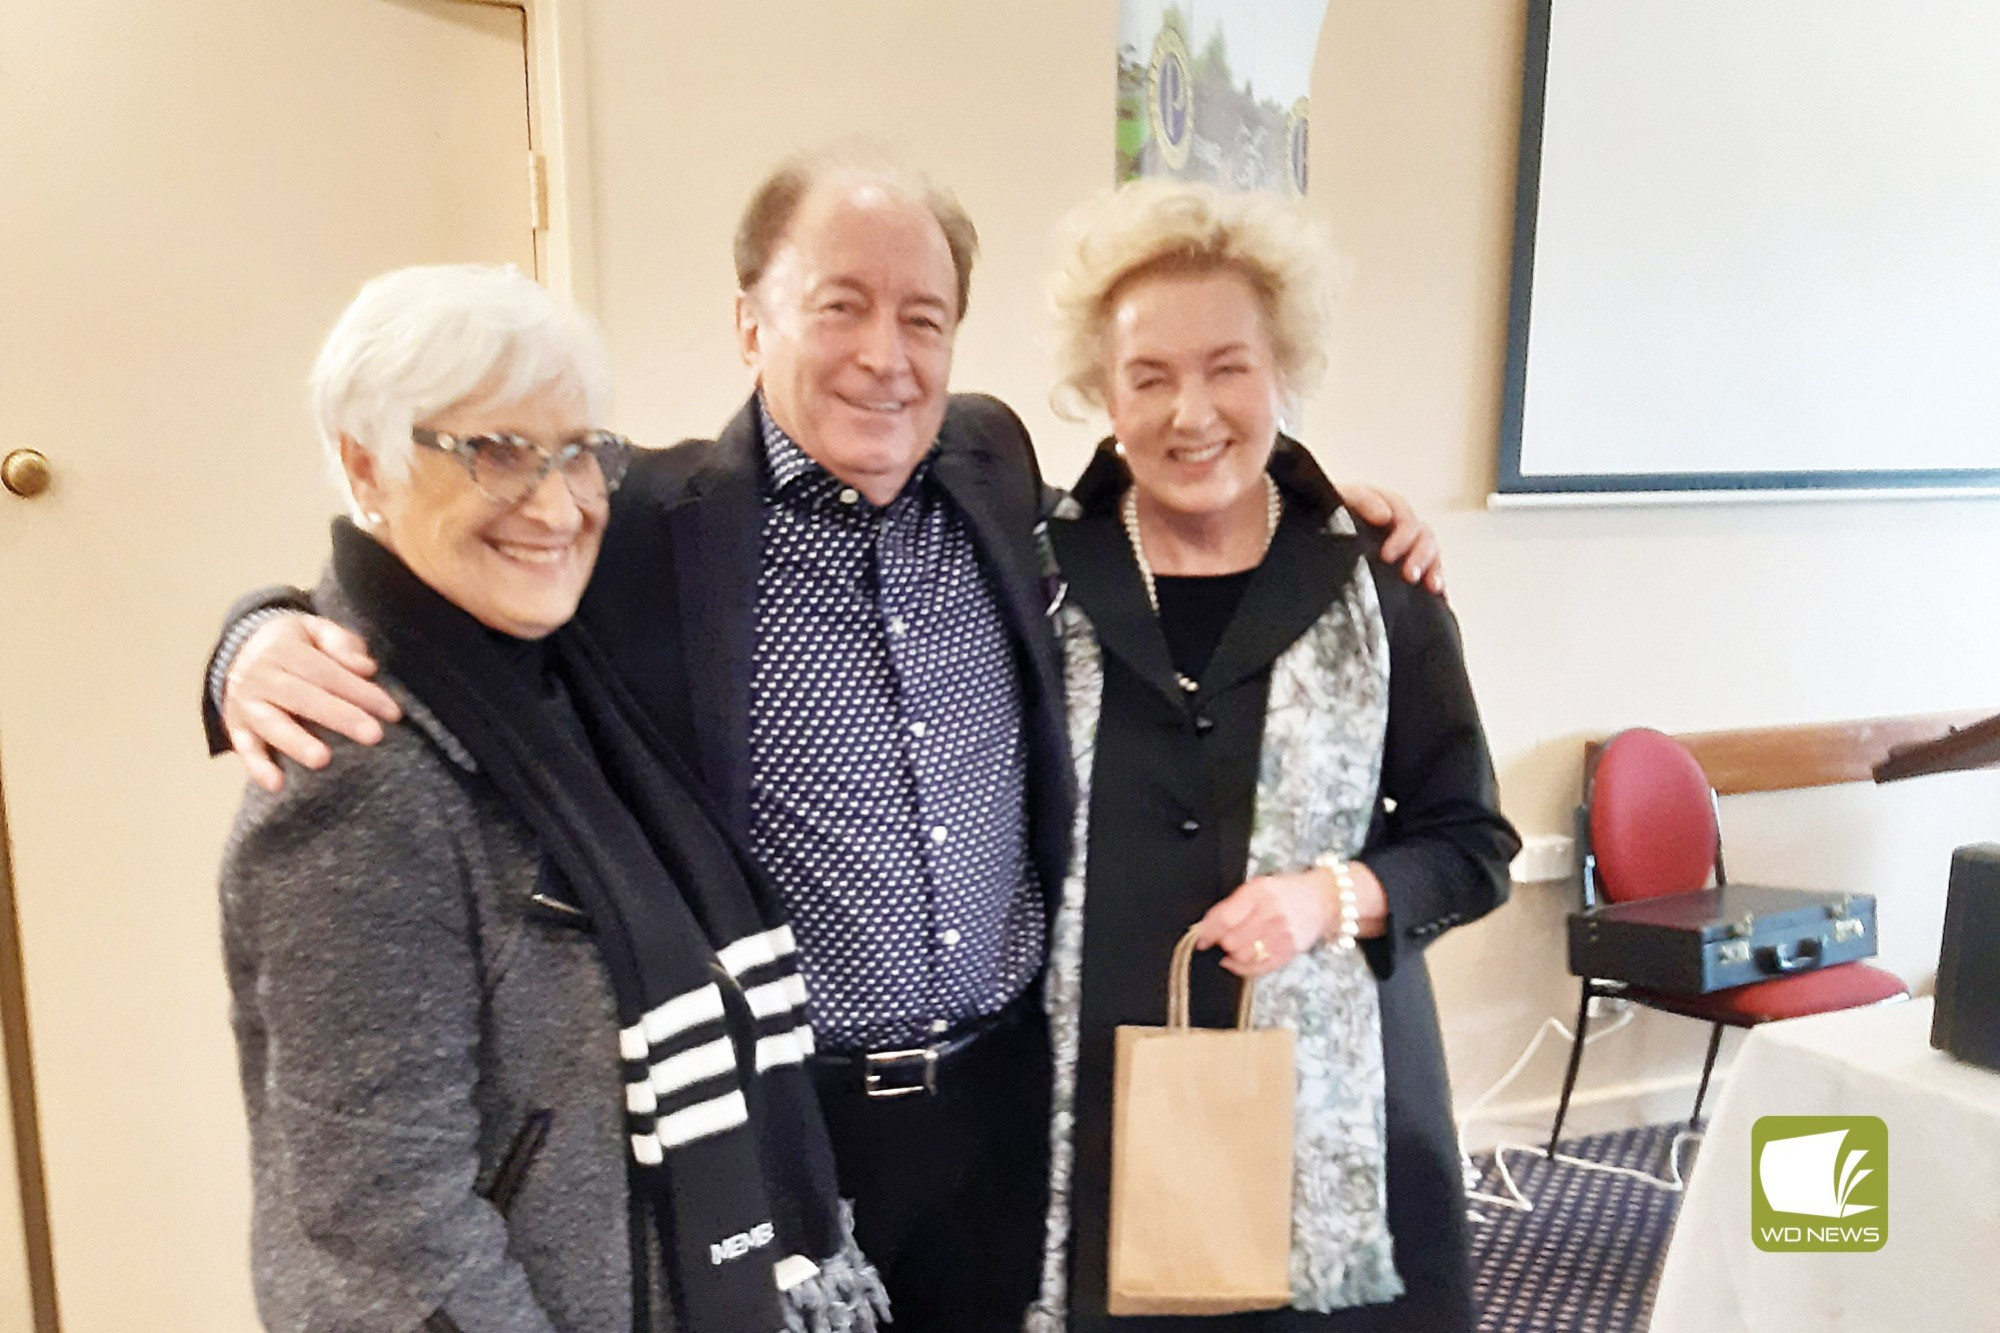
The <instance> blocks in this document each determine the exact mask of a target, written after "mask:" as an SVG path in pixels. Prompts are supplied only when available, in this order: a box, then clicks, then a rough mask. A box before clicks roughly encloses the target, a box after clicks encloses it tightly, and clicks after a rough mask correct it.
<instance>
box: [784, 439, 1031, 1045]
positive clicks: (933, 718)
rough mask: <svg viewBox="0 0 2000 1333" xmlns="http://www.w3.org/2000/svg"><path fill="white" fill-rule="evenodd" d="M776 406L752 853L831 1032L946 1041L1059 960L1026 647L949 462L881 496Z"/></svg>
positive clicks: (816, 1020) (832, 1038)
mask: <svg viewBox="0 0 2000 1333" xmlns="http://www.w3.org/2000/svg"><path fill="white" fill-rule="evenodd" d="M758 412H759V417H760V420H761V422H762V427H763V443H764V462H765V465H766V466H765V470H764V480H763V512H764V520H763V560H762V565H761V569H760V572H759V574H758V578H757V628H756V649H755V659H754V674H753V675H752V678H751V685H750V839H751V850H752V852H753V853H754V854H755V856H756V857H757V860H758V861H759V863H760V864H761V865H762V866H763V867H764V869H765V870H766V871H767V872H768V873H769V874H770V876H771V878H772V880H773V881H774V882H775V884H776V886H777V889H778V892H779V894H780V896H781V897H782V898H783V900H784V903H785V907H786V909H787V910H788V911H789V913H790V915H791V919H792V926H793V929H794V930H795V931H796V932H797V934H798V939H799V952H800V955H801V958H802V960H803V963H804V968H805V973H806V983H807V987H808V993H809V995H810V997H811V998H810V1000H809V1016H810V1018H811V1020H812V1023H813V1027H814V1030H815V1032H816V1034H817V1036H818V1040H819V1043H820V1046H821V1048H822V1049H824V1050H828V1051H869V1050H884V1049H896V1048H904V1047H912V1046H921V1045H926V1044H928V1043H930V1042H933V1041H936V1040H938V1039H939V1038H940V1037H942V1036H944V1035H945V1034H947V1033H950V1032H951V1031H952V1030H953V1029H954V1028H956V1027H958V1026H959V1025H961V1024H963V1023H965V1022H966V1021H967V1020H970V1019H973V1018H977V1017H979V1016H981V1015H985V1014H991V1013H993V1012H995V1011H997V1010H999V1009H1001V1008H1003V1007H1004V1006H1005V1005H1006V1004H1007V1003H1008V1002H1009V1001H1011V1000H1013V999H1014V998H1015V997H1016V996H1017V995H1019V994H1020V993H1021V992H1022V991H1023V990H1024V989H1026V987H1027V986H1028V985H1029V983H1030V982H1032V981H1033V980H1034V978H1035V975H1036V973H1037V972H1039V971H1040V969H1041V965H1042V952H1043V947H1044V945H1043V937H1044V929H1045V924H1044V909H1043V906H1042V897H1041V893H1040V891H1039V890H1038V888H1037V886H1036V885H1035V883H1034V870H1033V865H1032V862H1031V861H1030V859H1029V853H1028V823H1027V811H1026V806H1025V802H1024V795H1025V791H1026V784H1027V742H1026V739H1025V736H1024V733H1023V715H1022V701H1021V688H1020V682H1019V680H1018V679H1017V677H1016V674H1015V671H1016V666H1015V656H1014V652H1013V648H1012V644H1011V642H1010V640H1009V637H1008V633H1007V626H1006V622H1005V621H1004V620H1003V619H1002V618H1001V612H1000V607H999V603H998V601H997V600H996V598H995V596H994V592H993V589H992V586H991V584H990V583H989V581H988V578H987V574H986V571H985V569H984V567H983V566H982V564H981V563H980V559H979V554H978V551H977V549H976V548H975V547H974V545H973V541H972V535H971V533H970V532H969V531H968V530H967V527H966V524H965V520H964V518H963V516H962V515H961V514H960V513H959V512H958V509H957V507H956V506H955V505H954V504H953V503H952V502H951V499H950V497H949V496H948V495H946V494H945V492H944V490H943V488H942V487H940V486H939V485H938V484H937V482H936V481H935V480H934V479H933V478H932V476H931V463H930V460H929V459H926V460H925V461H924V462H923V463H922V464H921V465H920V466H919V467H918V469H917V471H916V473H915V475H914V476H913V477H912V478H911V480H910V483H909V484H908V485H907V486H905V487H904V488H903V491H902V493H901V494H900V495H898V496H897V497H896V499H895V500H893V501H891V502H890V503H889V504H888V505H887V506H886V507H883V508H877V507H876V506H874V505H872V504H870V503H869V502H868V501H867V499H866V498H864V497H863V496H861V495H860V494H859V493H858V492H856V491H855V490H854V489H853V488H851V487H849V486H847V485H846V484H845V483H844V482H842V481H841V480H840V479H839V478H837V477H835V476H833V475H832V474H831V473H829V472H827V471H826V469H824V468H822V467H821V466H820V465H819V464H818V463H815V462H814V461H813V460H812V459H811V458H809V457H808V456H807V455H806V453H805V451H804V450H802V449H800V448H799V446H798V445H797V444H796V443H794V442H793V441H792V440H791V439H790V438H789V437H788V436H787V435H786V434H785V433H784V432H783V431H782V430H780V429H779V428H778V426H777V424H776V423H775V422H773V421H772V420H771V418H770V416H769V415H768V414H767V413H765V412H764V411H763V408H762V405H761V403H760V404H759V408H758Z"/></svg>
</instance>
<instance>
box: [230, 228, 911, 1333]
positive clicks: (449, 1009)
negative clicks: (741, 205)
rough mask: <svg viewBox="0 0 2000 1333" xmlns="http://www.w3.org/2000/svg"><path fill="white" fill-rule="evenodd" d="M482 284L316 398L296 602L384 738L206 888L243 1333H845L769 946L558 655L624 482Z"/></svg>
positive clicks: (262, 815)
mask: <svg viewBox="0 0 2000 1333" xmlns="http://www.w3.org/2000/svg"><path fill="white" fill-rule="evenodd" d="M607 390H608V385H607V375H606V370H605V357H604V353H603V350H602V348H601V346H600V344H599V342H598V339H597V337H596V335H595V333H594V332H593V331H592V330H591V329H590V327H589V326H588V324H587V323H586V322H585V321H584V320H583V319H582V318H581V317H580V316H578V315H577V314H575V313H574V312H572V311H569V310H567V309H565V308H563V307H561V306H560V305H558V304H557V303H556V302H555V301H554V300H553V299H552V298H551V297H550V296H549V295H548V293H546V292H545V291H543V290H542V289H541V288H540V287H538V286H536V285H535V284H534V283H533V282H531V281H529V280H528V279H527V278H525V277H523V276H521V275H520V274H519V273H517V272H515V271H513V270H512V269H489V268H475V267H466V266H448V267H433V268H415V269H405V270H402V271H399V272H396V273H391V274H389V275H387V276H385V277H382V278H378V279H376V280H375V281H374V282H371V283H369V284H368V285H367V286H366V287H364V288H363V289H362V291H361V293H360V295H359V296H358V297H357V298H356V299H355V301H354V302H353V304H352V305H351V306H350V307H349V308H348V310H347V312H346V314H345V315H343V316H342V318H341V320H340V322H339V324H338V325H337V326H336V327H335V329H334V330H333V332H332V334H331V335H330V336H329V337H328V339H327V341H326V344H325V346H324V348H323V349H322V351H321V354H320V358H319V362H318V365H317V368H316V369H315V372H314V377H313V399H314V406H315V410H316V413H317V417H318V423H319V427H320V432H321V435H322V437H323V440H324V442H325V445H326V447H327V449H328V451H329V453H330V455H331V456H332V458H333V460H334V462H335V464H336V466H337V468H338V471H339V474H340V476H341V478H342V480H343V481H344V483H345V486H346V489H347V491H348V494H349V497H350V499H351V501H352V503H353V511H354V513H355V515H356V518H355V520H354V521H349V520H346V519H342V520H339V521H337V522H336V523H335V524H334V530H333V551H332V560H331V564H330V566H329V568H328V571H327V573H326V575H325V577H324V579H323V581H322V582H321V584H320V586H319V588H318V589H317V590H316V592H315V593H314V595H313V600H314V605H315V606H316V607H317V608H318V609H319V610H320V611H321V612H322V613H323V614H326V615H328V616H330V617H331V618H332V619H333V620H335V621H337V622H339V623H341V624H344V625H346V626H347V627H349V628H351V629H355V630H357V631H360V632H363V633H365V634H366V636H367V639H368V642H369V643H370V644H371V646H372V648H373V650H374V652H375V654H376V656H377V658H378V659H379V661H380V664H381V667H382V671H383V678H384V679H385V681H386V683H387V688H388V689H389V690H390V691H391V692H392V694H393V695H394V696H395V697H396V699H397V701H398V703H399V704H400V705H401V709H402V720H401V722H400V723H398V724H396V725H393V726H391V727H389V728H388V729H387V730H388V734H387V736H386V737H385V738H384V739H383V741H382V743H381V744H380V745H377V746H374V747H362V746H358V745H352V744H349V743H346V742H344V741H336V742H335V754H334V758H333V761H332V763H331V764H329V765H327V766H326V767H325V768H324V769H321V770H311V769H305V768H293V769H292V770H291V771H290V772H289V773H287V774H286V779H287V780H286V781H285V782H284V784H283V791H282V793H279V794H271V793H269V792H266V791H264V790H260V789H257V788H252V789H251V790H250V791H249V792H248V793H247V795H246V797H245V800H244V805H243V809H242V812H241V814H240V816H239V818H238V820H237V823H236V827H235V829H234V831H233V833H232V835H231V839H230V842H229V846H228V849H227V852H226V854H225V860H224V865H223V870H222V906H223V928H224V943H225V951H226V955H227V961H228V970H229V980H230V986H231V991H232V995H233V998H234V1022H235V1027H236V1036H237V1044H238V1049H239V1054H240V1065H241V1073H242V1079H243V1090H244V1097H245V1100H246V1102H247V1104H248V1110H249V1122H250V1135H251V1150H252V1168H253V1174H254V1188H255V1212H254V1223H253V1259H254V1267H255V1279H256V1289H257V1296H258V1305H259V1309H260V1311H261V1313H262V1316H263V1318H264V1321H265V1323H266V1325H267V1326H268V1327H270V1328H273V1329H286V1330H302V1331H303V1330H364V1329H365V1330H369V1331H370V1333H402V1331H404V1330H410V1331H412V1333H414V1331H416V1330H423V1331H424V1333H448V1331H449V1330H459V1331H460V1333H503V1331H504V1333H555V1331H556V1330H562V1331H564V1333H613V1331H614V1330H617V1331H618V1333H628V1331H629V1330H632V1329H635V1328H639V1329H649V1328H650V1329H653V1330H661V1331H664V1330H669V1329H674V1330H684V1331H686V1333H778V1331H779V1330H781V1329H791V1330H796V1329H808V1330H820V1331H822V1333H827V1331H830V1330H850V1329H852V1330H868V1329H872V1328H873V1327H874V1321H875V1318H876V1316H877V1313H878V1310H879V1307H880V1288H879V1285H878V1284H877V1283H876V1282H875V1279H874V1275H873V1273H872V1270H870V1269H869V1268H868V1267H867V1265H866V1263H865V1261H864V1260H863V1259H862V1258H861V1256H860V1255H859V1253H858V1252H857V1251H856V1250H855V1248H854V1246H853V1244H852V1241H851V1234H850V1233H849V1231H848V1230H847V1224H846V1220H845V1218H844V1217H843V1216H842V1213H841V1207H840V1203H839V1200H838V1198H837V1196H836V1193H835V1189H834V1180H833V1170H832V1161H831V1155H830V1153H829V1150H828V1147H827V1142H826V1135H825V1130H824V1127H823V1126H822V1124H821V1123H820V1120H819V1116H818V1109H817V1106H816V1103H815V1101H814V1098H813V1093H812V1089H811V1087H810V1085H809V1084H808V1082H807V1080H806V1078H805V1075H804V1073H803V1072H802V1069H801V1061H802V1059H803V1058H804V1056H805V1055H806V1054H807V1053H808V1052H810V1050H811V1048H812V1034H811V1030H810V1028H809V1027H807V1026H806V1023H805V1019H804V1011H803V1001H804V998H805V991H804V985H803V982H802V981H801V979H800V974H799V969H798V963H797V957H796V953H795V951H794V946H793V943H792V937H791V932H790V930H789V929H788V928H787V927H786V926H785V925H784V923H783V922H782V920H780V918H779V916H778V914H777V912H776V909H775V908H774V906H773V904H772V901H771V898H770V895H769V894H768V893H767V892H766V890H765V888H764V886H763V884H762V883H761V881H760V880H759V878H758V876H757V875H756V873H755V872H754V871H753V870H752V869H751V868H750V867H749V866H748V865H747V864H746V863H745V861H744V860H743V859H742V858H741V857H740V856H739V855H738V854H737V852H736V851H735V849H734V847H733V846H732V845H731V844H730V843H729V841H728V840H727V839H726V838H725V837H724V836H723V835H722V834H721V833H720V832H718V831H717V829H716V827H715V825H714V824H713V823H712V822H711V821H710V819H709V817H708V815H707V812H706V809H705V807H704V806H703V804H702V802H701V801H700V800H699V799H698V798H696V797H695V796H694V795H693V794H692V790H691V787H690V784H689V782H688V780H687V778H686V775H685V774H684V773H683V771H682V770H681V769H680V768H679V766H678V765H677V763H676V762H675V761H674V760H673V759H672V757H671V756H670V755H669V754H668V753H667V751H666V749H665V747H663V746H662V745H660V744H659V743H658V741H657V738H656V737H655V736H654V735H653V734H652V731H651V729H650V726H649V724H648V722H647V721H646V720H645V718H644V717H643V716H642V715H641V714H640V713H639V711H638V710H637V709H636V708H635V706H634V705H633V703H632V701H631V700H630V698H629V697H628V696H627V695H626V694H625V692H624V691H623V690H622V689H621V688H620V687H619V685H618V684H617V683H616V681H615V679H614V678H613V677H612V675H611V673H610V672H609V670H608V669H607V668H606V667H605V665H604V660H603V658H602V655H601V654H600V653H599V651H598V650H597V648H596V645H594V644H593V643H592V642H591V640H590V639H589V638H588V636H587V635H585V634H584V633H583V632H582V631H581V630H580V629H579V628H577V627H576V626H573V625H572V624H571V623H570V621H571V617H572V615H573V614H574V612H575V610H576V606H577V602H578V599H579V597H580V596H581V594H582V592H583V589H584V585H585V583H586V582H587V581H588V580H589V578H590V574H591V570H592V568H593V567H594V565H595V563H596V560H597V554H598V549H599V545H600V542H601V540H602V538H603V535H604V531H605V525H606V522H607V521H608V517H609V513H610V499H611V493H612V492H613V491H615V490H616V489H617V487H618V483H619V481H620V479H621V478H622V477H623V475H624V472H625V467H626V463H627V456H628V453H629V448H630V446H629V445H628V444H627V442H626V441H624V440H623V439H621V438H620V437H618V436H616V435H613V434H610V433H608V432H607V431H605V430H604V429H602V423H603V420H604V412H605V409H606V399H607Z"/></svg>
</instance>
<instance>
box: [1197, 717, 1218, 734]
mask: <svg viewBox="0 0 2000 1333" xmlns="http://www.w3.org/2000/svg"><path fill="white" fill-rule="evenodd" d="M1214 730H1215V719H1214V718H1212V717H1210V716H1209V715H1208V714H1206V713H1202V714H1201V715H1199V716H1198V717H1196V718H1195V720H1194V734H1195V735H1197V736H1206V735H1208V733H1209V732H1211V731H1214Z"/></svg>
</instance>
